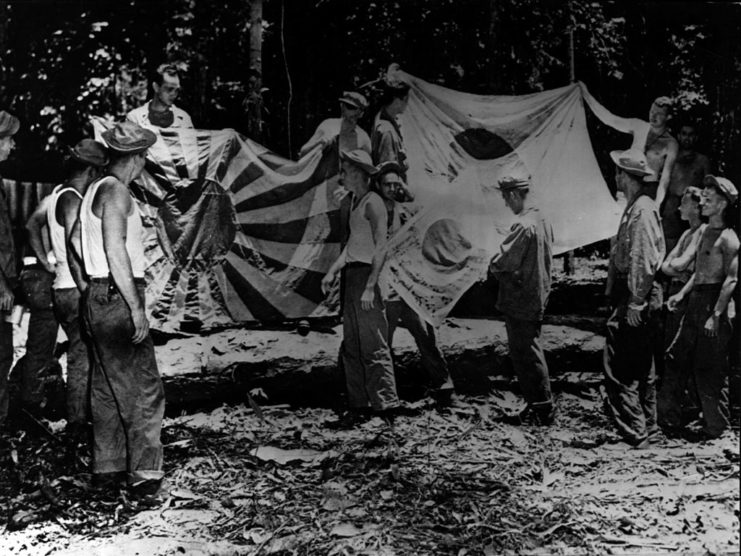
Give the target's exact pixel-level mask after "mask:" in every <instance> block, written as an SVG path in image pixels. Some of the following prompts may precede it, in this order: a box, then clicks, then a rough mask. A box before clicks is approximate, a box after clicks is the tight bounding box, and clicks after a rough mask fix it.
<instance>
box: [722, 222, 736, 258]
mask: <svg viewBox="0 0 741 556" xmlns="http://www.w3.org/2000/svg"><path fill="white" fill-rule="evenodd" d="M720 240H721V247H722V249H723V250H724V251H726V252H727V253H729V254H731V255H735V254H736V253H738V246H739V241H738V236H737V235H736V232H735V231H734V230H733V229H732V228H726V229H724V230H723V232H722V233H721V234H720Z"/></svg>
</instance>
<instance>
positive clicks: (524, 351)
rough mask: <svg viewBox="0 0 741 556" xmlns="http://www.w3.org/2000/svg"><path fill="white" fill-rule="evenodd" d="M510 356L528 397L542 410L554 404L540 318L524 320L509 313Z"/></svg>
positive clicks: (508, 340)
mask: <svg viewBox="0 0 741 556" xmlns="http://www.w3.org/2000/svg"><path fill="white" fill-rule="evenodd" d="M504 324H505V327H506V329H507V342H508V344H509V357H510V359H511V360H512V367H513V369H514V371H515V375H516V376H517V382H518V383H519V385H520V390H522V395H523V397H524V398H525V401H526V402H527V403H528V405H529V406H531V407H532V408H533V409H535V410H537V411H538V412H540V413H543V414H548V413H550V411H551V410H552V408H553V397H552V395H551V382H550V378H549V377H548V365H547V364H546V361H545V354H544V353H543V347H542V346H541V345H540V330H541V325H542V323H541V322H540V321H532V320H522V319H518V318H515V317H510V316H507V315H505V317H504Z"/></svg>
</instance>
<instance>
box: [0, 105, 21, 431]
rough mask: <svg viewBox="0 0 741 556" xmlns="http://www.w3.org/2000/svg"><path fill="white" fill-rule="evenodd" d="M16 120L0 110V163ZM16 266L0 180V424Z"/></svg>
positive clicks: (0, 422)
mask: <svg viewBox="0 0 741 556" xmlns="http://www.w3.org/2000/svg"><path fill="white" fill-rule="evenodd" d="M19 127H20V122H19V121H18V118H16V117H15V116H13V115H12V114H10V113H8V112H6V111H5V110H0V162H3V161H5V160H7V158H8V156H10V153H11V151H12V150H13V149H14V148H15V141H14V139H13V135H15V134H16V132H17V131H18V128H19ZM17 282H18V268H17V261H16V254H15V244H14V242H13V224H12V222H11V221H10V211H9V207H8V199H7V197H6V195H5V188H4V187H2V182H0V427H3V426H4V425H5V420H6V418H7V416H8V402H9V396H8V373H9V372H10V366H11V365H12V364H13V325H12V323H11V322H9V320H10V314H11V311H12V310H13V301H14V295H13V290H14V289H15V287H16V285H17Z"/></svg>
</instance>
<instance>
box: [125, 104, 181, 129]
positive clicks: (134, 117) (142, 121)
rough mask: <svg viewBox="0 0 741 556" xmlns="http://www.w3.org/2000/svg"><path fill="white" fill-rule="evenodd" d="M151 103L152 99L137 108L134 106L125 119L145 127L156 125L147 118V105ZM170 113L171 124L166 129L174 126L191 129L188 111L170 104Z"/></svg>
mask: <svg viewBox="0 0 741 556" xmlns="http://www.w3.org/2000/svg"><path fill="white" fill-rule="evenodd" d="M151 103H152V101H151V100H150V101H148V102H146V103H145V104H143V105H142V106H140V107H139V108H134V109H133V110H131V111H130V112H129V113H128V114H127V115H126V119H127V120H129V121H131V122H134V123H135V124H139V125H140V126H142V127H145V128H153V127H158V126H156V125H154V124H153V123H152V122H151V120H150V119H149V105H150V104H151ZM172 115H173V121H172V125H171V126H169V127H168V128H167V129H174V128H185V129H193V122H192V121H191V119H190V116H189V115H188V113H187V112H186V111H185V110H183V109H181V108H178V107H177V106H175V105H174V104H173V105H172Z"/></svg>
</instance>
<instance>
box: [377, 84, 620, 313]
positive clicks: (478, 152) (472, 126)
mask: <svg viewBox="0 0 741 556" xmlns="http://www.w3.org/2000/svg"><path fill="white" fill-rule="evenodd" d="M398 76H399V78H400V79H401V80H403V81H405V82H407V83H409V85H410V86H411V93H410V97H409V105H408V107H407V110H406V111H405V112H404V113H403V114H402V115H401V116H400V118H399V120H400V123H401V129H402V136H403V139H404V144H405V148H406V151H407V155H408V160H409V165H410V168H409V172H408V181H409V188H410V190H411V191H412V192H413V193H414V194H415V196H416V199H417V201H416V202H417V204H418V205H419V208H418V210H417V212H416V214H415V216H414V217H413V218H412V219H411V220H410V221H409V222H407V223H406V225H405V226H404V227H402V229H401V230H399V231H398V232H397V233H396V234H395V235H394V237H393V238H392V239H391V240H390V242H389V245H388V249H389V256H388V262H387V268H386V270H387V274H388V284H389V285H390V286H391V287H392V288H394V289H395V290H396V291H397V292H398V293H399V295H400V296H401V297H402V298H403V299H404V300H406V301H407V303H409V304H410V305H411V306H412V307H413V308H415V309H416V310H418V311H419V312H420V314H421V315H422V316H423V318H425V320H427V321H428V322H431V323H432V324H434V325H439V324H440V323H441V322H442V320H443V319H444V318H445V316H446V315H447V314H448V312H449V311H450V310H451V309H452V307H453V306H454V305H455V303H456V301H458V299H460V297H461V296H462V295H463V293H465V291H466V290H467V289H468V288H470V287H471V286H472V285H473V284H474V283H475V282H476V281H478V280H480V279H482V278H483V277H484V276H485V272H486V268H487V265H488V260H489V258H490V257H491V256H492V255H493V254H494V253H495V252H496V251H497V250H498V248H499V245H500V244H501V241H502V239H503V238H504V235H505V234H506V233H507V230H508V229H509V225H510V224H511V223H512V221H513V215H512V214H511V213H510V211H509V210H508V209H507V208H506V207H505V205H504V202H503V200H502V198H501V195H500V193H499V191H498V190H497V189H496V186H497V182H498V180H499V179H500V178H501V177H503V176H505V175H517V176H528V175H529V176H531V178H532V187H531V192H530V200H531V203H532V204H533V205H534V206H536V207H538V208H539V209H540V210H541V212H543V213H544V214H545V216H546V217H547V218H548V219H549V220H550V222H551V224H552V226H553V229H554V234H555V245H554V246H553V247H554V249H553V250H554V254H559V253H563V252H566V251H569V250H571V249H574V248H576V247H580V246H583V245H587V244H590V243H594V242H596V241H599V240H602V239H606V238H608V237H611V236H612V235H614V234H615V231H616V230H617V226H618V223H619V219H620V213H621V207H620V206H619V205H618V203H616V202H615V200H614V199H613V198H612V196H611V195H610V192H609V190H608V188H607V185H606V183H605V181H604V179H603V177H602V174H601V173H600V170H599V166H598V165H597V160H596V159H595V156H594V152H593V150H592V145H591V142H590V140H589V135H588V133H587V128H586V119H585V114H584V108H583V104H582V95H581V92H580V90H579V87H578V86H577V85H576V84H573V85H569V86H568V87H562V88H560V89H554V90H550V91H545V92H542V93H536V94H531V95H523V96H481V95H472V94H467V93H461V92H457V91H453V90H450V89H446V88H444V87H440V86H437V85H432V84H430V83H427V82H425V81H422V80H421V79H418V78H416V77H413V76H411V75H409V74H406V73H404V72H399V74H398Z"/></svg>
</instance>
